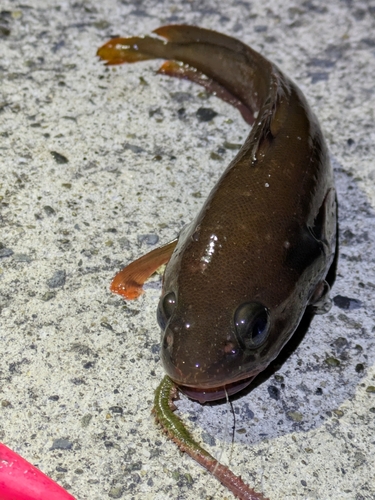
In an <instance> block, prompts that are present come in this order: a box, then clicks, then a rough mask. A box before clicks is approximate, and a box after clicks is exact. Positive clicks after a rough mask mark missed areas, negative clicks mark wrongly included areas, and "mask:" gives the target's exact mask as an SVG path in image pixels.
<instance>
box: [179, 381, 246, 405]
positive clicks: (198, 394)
mask: <svg viewBox="0 0 375 500" xmlns="http://www.w3.org/2000/svg"><path fill="white" fill-rule="evenodd" d="M254 377H255V375H252V376H250V377H248V378H245V379H242V380H238V381H236V382H232V383H230V384H225V385H221V386H218V387H211V388H202V387H190V386H187V385H181V384H179V383H178V382H175V381H174V382H175V384H176V385H177V386H178V388H179V389H180V391H181V392H183V393H184V394H186V396H188V397H189V398H190V399H194V400H196V401H199V403H207V402H208V401H217V400H219V399H225V398H226V397H227V396H232V395H233V394H236V392H239V391H242V389H244V388H245V387H247V386H248V385H249V384H250V382H251V381H252V380H253V379H254Z"/></svg>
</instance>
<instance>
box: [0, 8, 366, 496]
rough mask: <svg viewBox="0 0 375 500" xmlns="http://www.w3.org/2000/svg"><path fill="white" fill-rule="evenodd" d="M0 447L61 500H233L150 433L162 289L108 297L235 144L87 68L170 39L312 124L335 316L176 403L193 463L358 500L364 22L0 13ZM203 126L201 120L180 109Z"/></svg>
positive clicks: (361, 484)
mask: <svg viewBox="0 0 375 500" xmlns="http://www.w3.org/2000/svg"><path fill="white" fill-rule="evenodd" d="M0 10H1V12H0V205H1V215H0V217H1V218H0V224H1V225H0V340H1V357H0V359H1V361H0V376H1V385H0V403H1V404H0V441H1V442H4V443H5V444H7V445H8V446H9V447H11V448H12V449H14V450H15V451H17V452H18V453H20V454H21V455H22V456H23V457H24V458H26V459H27V460H29V461H30V462H32V463H33V464H36V465H37V466H38V467H40V468H41V469H42V470H43V471H44V472H46V473H47V474H49V475H50V476H51V477H52V478H54V479H55V480H57V481H58V482H59V483H60V484H61V485H63V486H64V487H65V488H67V489H68V490H69V491H70V492H71V493H72V494H73V495H74V496H75V497H76V498H77V499H78V500H86V499H87V500H101V499H107V498H122V499H160V500H164V499H177V498H178V499H184V500H185V499H186V500H189V499H197V498H198V499H207V498H215V499H223V498H227V499H229V498H233V497H232V495H231V494H230V493H229V492H228V491H226V490H225V489H224V488H222V487H221V486H220V485H219V484H218V483H217V482H216V481H215V480H214V479H213V478H212V477H211V476H210V475H209V474H208V473H206V472H205V471H204V470H203V469H202V468H201V467H199V466H198V465H197V464H196V463H195V462H193V461H192V460H191V459H190V458H189V457H187V456H183V455H181V453H180V452H179V451H178V450H177V449H176V447H175V445H174V444H173V443H171V442H169V441H167V440H166V438H165V437H164V435H163V434H162V433H161V432H160V430H159V429H158V428H157V427H156V425H155V424H154V421H153V417H152V415H151V408H152V400H153V394H154V389H155V388H156V386H157V385H158V383H159V381H160V380H161V378H162V376H163V369H162V367H161V364H160V361H159V355H158V352H159V349H158V346H159V337H160V335H159V328H158V326H157V323H156V318H155V311H156V306H157V302H158V296H159V293H160V276H156V277H154V278H152V280H151V281H150V282H149V283H148V284H147V286H146V293H145V294H144V295H143V296H142V297H141V298H140V299H139V300H138V301H135V302H133V303H131V302H127V303H124V302H123V301H122V300H121V298H119V297H117V296H113V295H111V293H110V292H109V290H108V285H109V283H110V280H111V278H112V276H113V275H114V274H115V273H116V271H117V270H119V269H120V268H121V266H122V265H124V264H125V263H128V262H129V261H131V260H132V259H134V258H136V257H137V256H139V255H141V254H142V253H145V252H147V251H148V250H149V249H151V248H153V247H154V246H155V245H158V244H161V243H166V242H168V241H170V240H171V239H173V238H174V237H175V236H176V235H177V234H178V232H179V230H180V229H181V228H182V227H183V225H184V224H186V223H187V222H189V221H190V220H191V219H192V218H193V217H194V215H195V214H196V213H197V211H198V209H199V207H200V206H201V205H202V203H203V201H204V199H205V197H206V196H207V194H208V193H209V191H210V189H211V187H212V186H213V184H214V183H215V180H216V179H217V178H218V176H219V175H220V173H221V172H222V170H223V169H224V168H225V166H226V165H227V164H228V163H229V161H230V159H231V158H233V156H234V155H235V152H236V147H237V145H239V144H241V143H242V142H243V141H244V140H245V137H246V135H247V133H248V127H247V125H246V124H245V123H244V122H243V121H242V119H241V117H240V116H239V114H238V112H237V111H236V110H235V109H232V108H231V107H229V106H228V105H226V104H225V103H223V102H221V101H219V100H217V99H216V98H214V97H212V96H207V95H206V94H205V92H203V91H202V89H201V88H199V87H197V86H196V85H193V84H190V83H189V82H184V81H176V80H172V79H168V78H166V77H161V76H158V75H156V74H155V73H154V69H156V68H157V66H158V65H157V62H156V63H155V62H145V63H141V64H138V65H129V66H126V67H125V66H120V67H116V68H111V69H108V68H105V67H104V66H103V64H102V63H100V61H98V59H97V58H96V56H95V52H96V49H97V48H98V47H99V46H100V45H101V44H103V43H104V42H105V41H107V40H108V39H109V38H110V37H112V36H114V35H132V34H145V33H149V32H150V31H151V30H152V29H154V28H156V27H158V26H160V25H162V24H165V23H171V22H179V23H194V24H198V25H201V26H204V27H207V28H211V29H215V30H218V31H222V32H225V33H227V34H229V35H233V36H235V37H237V38H239V39H241V40H242V41H244V42H246V43H248V44H249V45H251V46H252V47H253V48H255V49H256V50H258V51H260V52H261V53H262V54H263V55H265V56H267V57H269V58H270V59H271V60H273V61H274V62H276V63H277V64H278V65H279V66H280V67H281V68H282V70H283V71H284V72H285V73H286V74H287V75H289V76H290V77H292V78H293V79H294V80H295V81H296V82H297V83H298V85H299V86H300V87H301V89H302V90H303V92H304V93H305V95H306V96H307V98H308V100H309V102H310V103H311V106H312V108H313V109H314V111H315V112H316V113H317V115H318V117H319V119H320V121H321V124H322V128H323V130H324V134H325V136H326V138H327V142H328V144H329V148H330V151H331V154H332V161H333V164H334V167H335V172H336V179H337V190H338V197H339V204H340V214H339V218H340V258H339V261H338V271H337V278H336V281H335V284H334V287H333V290H332V297H333V298H334V305H333V307H332V309H331V311H330V312H329V313H328V314H326V315H324V316H317V317H315V318H314V319H313V321H312V323H311V325H310V327H309V329H308V331H307V333H306V335H305V336H304V337H303V338H302V339H300V340H301V341H300V344H299V346H297V347H296V349H295V350H294V352H292V353H291V354H290V355H289V356H288V357H286V358H287V359H286V360H283V361H284V362H283V363H282V364H281V362H280V364H281V366H279V365H280V364H279V365H276V366H275V367H274V369H275V371H274V373H273V374H271V375H269V376H268V378H264V379H263V382H262V383H261V384H258V386H257V387H255V388H254V389H253V390H252V391H250V392H249V391H248V392H247V393H246V394H244V395H241V397H238V398H235V399H234V401H233V408H234V414H235V431H234V444H233V446H231V440H232V426H233V416H232V414H231V413H230V410H229V409H228V407H227V405H226V404H216V405H205V406H202V405H200V404H198V403H193V402H191V401H188V400H187V399H186V398H183V399H181V400H180V402H179V403H178V406H179V410H180V413H181V415H182V416H183V418H184V420H185V421H186V422H187V423H188V425H189V428H191V429H192V430H193V432H194V435H195V436H196V437H197V438H198V439H200V440H202V441H203V442H204V443H205V445H206V446H207V448H208V449H209V450H210V451H211V452H212V453H213V454H215V455H216V456H220V457H221V460H222V461H223V462H225V463H228V461H229V462H230V466H231V468H232V469H233V470H234V471H235V472H236V473H238V474H240V475H241V476H242V477H243V479H244V480H245V481H247V482H248V483H249V484H251V485H252V486H254V487H255V488H256V489H257V490H258V491H262V492H263V493H264V494H265V495H266V496H268V497H269V498H270V499H271V500H281V499H299V500H302V499H319V500H339V499H340V500H365V499H366V500H370V499H372V500H373V499H375V472H374V471H375V458H374V457H375V327H374V305H375V299H374V291H375V269H374V267H375V266H374V243H375V187H374V180H375V160H374V158H375V146H374V144H375V118H374V110H375V87H374V76H375V1H363V2H361V1H350V0H346V1H344V0H343V1H339V0H333V1H332V2H329V3H328V2H323V1H320V0H312V1H306V2H292V1H291V0H283V1H281V0H276V1H275V0H273V1H270V0H263V1H261V2H260V1H259V0H254V1H252V2H248V1H246V0H244V1H235V0H229V1H227V2H221V1H219V0H209V1H206V2H202V1H196V0H190V1H186V2H184V3H182V2H173V1H169V0H164V1H152V0H144V1H139V2H135V1H126V0H124V1H122V2H120V1H117V2H116V1H114V0H106V1H104V2H93V1H92V0H87V1H76V2H73V1H72V2H68V1H63V0H62V1H52V0H34V1H29V2H21V3H18V2H15V1H11V0H2V3H1V7H0ZM201 107H204V108H210V109H212V110H214V111H215V112H216V113H217V115H216V116H215V117H214V118H213V119H212V120H210V121H201V120H199V113H198V110H199V108H201Z"/></svg>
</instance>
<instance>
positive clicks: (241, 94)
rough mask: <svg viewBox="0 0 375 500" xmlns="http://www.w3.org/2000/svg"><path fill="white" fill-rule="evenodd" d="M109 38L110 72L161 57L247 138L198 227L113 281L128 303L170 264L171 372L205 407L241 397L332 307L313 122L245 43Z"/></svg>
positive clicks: (166, 357)
mask: <svg viewBox="0 0 375 500" xmlns="http://www.w3.org/2000/svg"><path fill="white" fill-rule="evenodd" d="M154 33H155V35H156V36H144V37H129V38H115V39H112V40H110V41H109V42H108V43H106V44H105V45H104V46H103V47H101V48H100V49H99V50H98V55H99V57H101V58H102V59H103V60H105V61H106V63H107V64H109V65H111V64H121V63H123V62H127V63H131V62H138V61H145V60H148V59H159V58H161V59H165V60H166V62H164V63H163V65H162V66H161V68H160V69H159V73H162V74H165V75H169V76H174V77H179V78H187V79H189V80H191V81H193V82H196V83H198V84H200V85H203V86H204V87H205V88H206V89H207V90H208V91H209V92H212V93H213V94H215V95H216V96H218V97H219V98H221V99H223V100H225V101H227V102H229V103H230V104H232V105H233V106H235V107H236V108H237V109H239V111H240V112H241V114H242V116H243V117H244V119H245V120H246V122H248V123H249V124H250V125H252V128H251V130H250V133H249V135H248V137H247V138H246V140H245V142H244V144H243V146H242V147H241V149H240V150H239V152H238V154H237V155H236V156H235V158H234V159H233V160H232V161H231V162H230V164H229V166H228V167H227V168H226V169H225V171H224V172H223V174H222V175H221V177H220V179H219V181H218V182H217V184H216V185H215V186H214V187H213V189H212V191H211V193H210V194H209V196H208V198H207V200H206V201H205V203H204V204H203V206H202V208H201V210H200V211H199V213H198V215H197V216H196V217H195V219H194V220H193V221H192V222H191V223H190V224H188V225H187V226H185V227H184V228H183V230H182V231H181V232H180V234H179V236H178V238H176V239H175V240H174V241H172V242H170V243H168V244H166V245H164V246H162V247H160V248H157V249H154V250H152V251H151V252H149V253H147V254H146V255H144V256H142V257H140V258H139V259H137V260H135V261H134V262H132V263H130V264H129V265H128V266H126V267H125V268H124V269H123V270H122V271H120V272H119V273H118V274H117V275H116V276H115V278H114V279H113V281H112V284H111V290H112V291H113V292H115V293H118V294H120V295H122V296H123V297H124V298H126V299H134V298H136V297H138V296H139V295H140V294H141V293H142V286H143V284H144V282H145V281H146V279H147V278H148V277H149V276H151V275H152V274H153V273H154V272H155V271H156V269H157V268H159V267H160V266H161V265H163V264H166V267H165V271H164V275H163V284H162V293H161V298H160V301H159V305H158V310H157V319H158V323H159V325H160V327H161V360H162V363H163V366H164V369H165V372H166V374H167V375H168V376H169V377H170V378H171V379H172V381H173V382H174V383H175V384H176V385H177V386H178V388H179V389H180V390H181V391H182V392H183V393H185V394H186V395H187V396H188V397H190V398H192V399H194V400H198V401H199V402H201V403H204V402H207V401H213V400H218V399H222V398H224V397H225V396H226V395H231V394H235V393H236V392H238V391H240V390H242V389H244V388H245V387H247V386H248V385H249V384H250V382H251V381H252V380H253V379H254V377H255V376H256V375H258V374H259V373H260V372H262V371H263V370H264V369H265V368H266V367H267V366H268V365H269V364H270V363H271V361H273V360H274V359H275V358H276V357H277V355H278V354H279V353H280V351H281V349H282V348H283V347H284V345H285V344H286V343H287V342H288V340H289V339H290V338H291V336H292V335H293V333H294V332H295V330H296V328H297V327H298V325H299V323H300V321H301V318H302V317H303V315H304V313H305V311H306V309H308V308H309V309H312V310H314V311H315V312H316V313H324V312H327V311H328V310H329V308H330V299H329V291H330V287H329V285H328V283H327V279H326V278H327V274H328V272H329V270H330V268H331V265H332V262H333V260H334V256H335V252H336V238H337V235H336V233H337V199H336V190H335V184H334V176H333V171H332V167H331V163H330V158H329V152H328V148H327V145H326V142H325V139H324V137H323V133H322V130H321V127H320V125H319V122H318V119H317V117H316V116H315V114H314V113H313V112H312V110H311V108H310V106H309V104H308V103H307V100H306V98H305V97H304V95H303V93H302V92H301V90H300V89H299V88H298V87H297V85H296V84H295V83H294V82H293V81H292V80H290V79H289V78H288V77H287V76H286V75H284V73H283V72H282V71H281V70H280V69H279V68H278V67H277V66H276V65H275V64H273V63H272V62H271V61H269V60H268V59H266V58H265V57H263V56H262V55H260V54H259V53H258V52H256V51H255V50H253V49H251V48H250V47H248V46H247V45H246V44H244V43H242V42H241V41H239V40H237V39H235V38H232V37H229V36H226V35H224V34H221V33H218V32H215V31H212V30H208V29H203V28H199V27H195V26H189V25H168V26H163V27H160V28H158V29H156V30H155V31H154Z"/></svg>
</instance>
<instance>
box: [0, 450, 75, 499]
mask: <svg viewBox="0 0 375 500" xmlns="http://www.w3.org/2000/svg"><path fill="white" fill-rule="evenodd" d="M0 500H76V499H75V498H74V497H73V496H72V495H71V494H70V493H68V492H67V491H66V490H64V488H62V487H61V486H59V485H58V484H57V483H55V481H52V479H50V478H49V477H48V476H46V475H45V474H43V472H41V471H40V470H39V469H37V468H36V467H34V466H33V465H31V464H30V463H29V462H27V461H26V460H25V459H24V458H22V457H20V456H19V455H18V454H17V453H15V452H14V451H12V450H11V449H10V448H8V447H7V446H5V444H1V443H0Z"/></svg>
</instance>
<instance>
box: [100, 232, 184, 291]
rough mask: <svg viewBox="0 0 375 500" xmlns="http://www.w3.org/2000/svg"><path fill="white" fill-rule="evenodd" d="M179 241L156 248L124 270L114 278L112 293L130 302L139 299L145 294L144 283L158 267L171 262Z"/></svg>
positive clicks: (111, 287)
mask: <svg viewBox="0 0 375 500" xmlns="http://www.w3.org/2000/svg"><path fill="white" fill-rule="evenodd" d="M177 241H178V240H177V239H176V240H173V241H171V242H170V243H168V244H167V245H163V246H162V247H159V248H155V249H154V250H151V252H149V253H146V255H143V256H142V257H140V258H139V259H137V260H135V261H134V262H132V263H131V264H129V265H128V266H126V267H124V269H122V271H120V272H119V273H117V274H116V276H115V277H114V278H113V281H112V283H111V286H110V289H111V292H113V293H118V294H119V295H122V296H123V297H124V298H125V299H129V300H132V299H136V298H137V297H139V296H140V295H141V294H142V293H143V290H142V287H143V284H144V282H145V281H146V280H147V279H148V278H149V277H150V276H151V275H152V274H153V273H154V272H155V271H156V270H157V269H158V267H160V266H162V265H163V264H166V263H167V262H168V261H169V259H170V258H171V255H172V253H173V250H174V249H175V247H176V245H177Z"/></svg>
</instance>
